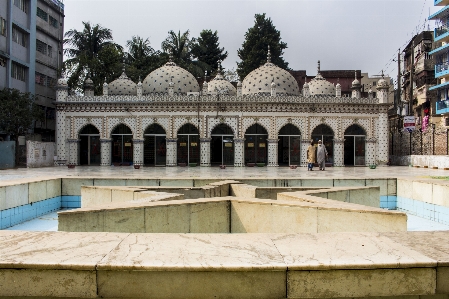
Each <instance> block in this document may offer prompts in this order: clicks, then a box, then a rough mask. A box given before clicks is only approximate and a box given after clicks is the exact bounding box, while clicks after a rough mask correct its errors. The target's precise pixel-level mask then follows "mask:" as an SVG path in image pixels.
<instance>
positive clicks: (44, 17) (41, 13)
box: [37, 7, 48, 22]
mask: <svg viewBox="0 0 449 299" xmlns="http://www.w3.org/2000/svg"><path fill="white" fill-rule="evenodd" d="M37 16H38V17H39V18H41V19H42V20H44V21H46V22H48V14H47V13H46V12H45V11H43V10H42V9H40V8H39V7H38V8H37Z"/></svg>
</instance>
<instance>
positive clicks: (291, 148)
mask: <svg viewBox="0 0 449 299" xmlns="http://www.w3.org/2000/svg"><path fill="white" fill-rule="evenodd" d="M278 137H279V142H278V164H279V165H299V164H300V162H301V132H300V131H299V129H298V128H297V127H296V126H294V125H292V124H287V125H285V126H283V127H282V128H281V129H280V130H279V134H278Z"/></svg>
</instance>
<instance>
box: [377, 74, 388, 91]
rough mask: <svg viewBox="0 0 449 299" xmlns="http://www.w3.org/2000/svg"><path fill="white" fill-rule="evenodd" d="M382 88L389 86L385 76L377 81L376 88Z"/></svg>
mask: <svg viewBox="0 0 449 299" xmlns="http://www.w3.org/2000/svg"><path fill="white" fill-rule="evenodd" d="M382 88H385V89H388V88H389V86H388V82H387V80H385V79H384V78H383V77H382V79H380V80H379V81H377V85H376V89H382Z"/></svg>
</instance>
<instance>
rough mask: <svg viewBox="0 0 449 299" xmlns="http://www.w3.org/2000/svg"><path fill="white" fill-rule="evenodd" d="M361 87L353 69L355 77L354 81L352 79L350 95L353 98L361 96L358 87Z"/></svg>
mask: <svg viewBox="0 0 449 299" xmlns="http://www.w3.org/2000/svg"><path fill="white" fill-rule="evenodd" d="M361 88H362V85H361V84H360V81H359V80H357V71H355V79H354V81H352V87H351V89H352V97H353V98H358V99H359V98H361V97H362V93H361V91H360V89H361Z"/></svg>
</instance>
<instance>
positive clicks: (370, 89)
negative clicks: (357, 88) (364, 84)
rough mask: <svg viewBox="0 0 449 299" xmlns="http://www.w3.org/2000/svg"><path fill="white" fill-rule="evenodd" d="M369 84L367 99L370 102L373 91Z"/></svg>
mask: <svg viewBox="0 0 449 299" xmlns="http://www.w3.org/2000/svg"><path fill="white" fill-rule="evenodd" d="M371 87H372V86H371V84H370V85H369V90H368V99H370V100H372V99H373V90H372V88H371Z"/></svg>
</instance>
